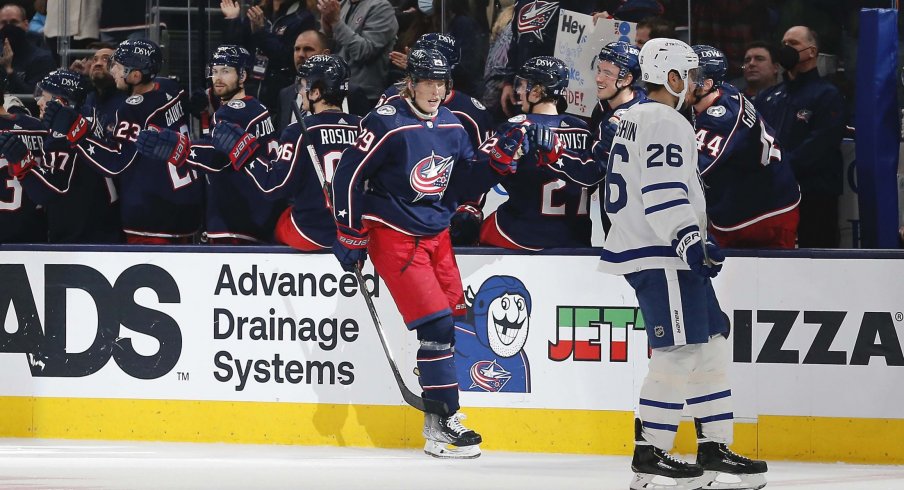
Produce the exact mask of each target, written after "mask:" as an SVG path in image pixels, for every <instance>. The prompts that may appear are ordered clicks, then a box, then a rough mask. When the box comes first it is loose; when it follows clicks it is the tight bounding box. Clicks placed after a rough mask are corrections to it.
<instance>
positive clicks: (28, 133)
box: [0, 114, 47, 243]
mask: <svg viewBox="0 0 904 490" xmlns="http://www.w3.org/2000/svg"><path fill="white" fill-rule="evenodd" d="M0 132H3V133H7V132H9V133H13V134H15V135H17V136H19V138H21V139H22V142H23V143H25V146H27V147H28V148H29V149H32V148H37V149H39V148H40V145H41V139H42V138H43V135H45V134H47V131H45V130H44V128H43V127H42V126H41V121H40V120H38V119H35V118H33V117H31V116H26V115H24V114H6V115H3V116H0ZM38 151H39V150H38ZM8 164H9V162H7V160H6V159H5V158H0V243H44V242H46V241H47V226H46V222H45V221H44V212H43V210H42V209H41V208H40V207H39V205H38V203H36V202H35V201H34V200H33V199H32V198H31V197H30V196H29V195H28V193H27V192H25V189H24V188H23V186H22V182H20V181H19V180H18V179H16V178H15V177H13V176H12V175H10V173H9V169H7V165H8Z"/></svg>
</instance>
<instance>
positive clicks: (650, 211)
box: [643, 198, 691, 215]
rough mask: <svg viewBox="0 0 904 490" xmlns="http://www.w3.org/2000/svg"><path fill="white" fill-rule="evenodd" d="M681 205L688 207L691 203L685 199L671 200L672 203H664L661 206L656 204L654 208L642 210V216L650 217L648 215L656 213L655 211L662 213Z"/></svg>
mask: <svg viewBox="0 0 904 490" xmlns="http://www.w3.org/2000/svg"><path fill="white" fill-rule="evenodd" d="M682 204H687V205H690V204H691V202H690V201H688V200H687V199H685V198H681V199H675V200H672V201H667V202H664V203H662V204H657V205H655V206H650V207H648V208H646V209H644V210H643V214H646V215H650V214H653V213H655V212H657V211H662V210H664V209H669V208H673V207H675V206H681V205H682Z"/></svg>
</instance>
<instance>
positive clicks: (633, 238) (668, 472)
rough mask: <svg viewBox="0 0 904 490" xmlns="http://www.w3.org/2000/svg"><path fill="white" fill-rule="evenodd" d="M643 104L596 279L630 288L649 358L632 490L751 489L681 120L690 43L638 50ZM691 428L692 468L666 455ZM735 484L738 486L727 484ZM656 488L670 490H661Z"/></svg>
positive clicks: (612, 202)
mask: <svg viewBox="0 0 904 490" xmlns="http://www.w3.org/2000/svg"><path fill="white" fill-rule="evenodd" d="M639 59H640V67H641V71H642V74H643V79H644V81H645V82H646V84H647V89H648V91H649V100H647V101H644V102H641V103H639V104H637V105H635V106H634V107H632V108H630V109H629V110H628V111H627V112H626V113H624V114H623V115H622V117H621V120H620V121H619V126H618V131H617V132H616V134H615V138H614V140H613V144H612V148H611V153H610V156H609V161H608V171H607V176H606V192H605V208H606V213H608V215H609V218H610V219H611V220H612V229H611V230H610V232H609V235H607V236H606V242H605V246H604V250H603V255H602V262H601V269H603V270H604V271H606V272H610V273H613V274H619V275H624V276H625V279H626V280H627V281H628V283H629V284H630V285H631V287H632V288H633V289H634V291H635V293H636V295H637V301H638V303H639V305H640V309H641V312H642V313H643V316H644V319H645V320H646V325H647V338H648V341H649V345H650V347H651V349H652V353H651V356H650V362H649V370H648V373H647V375H646V377H645V378H644V381H643V385H642V386H641V389H640V401H639V404H638V418H637V419H636V421H635V440H636V442H635V447H634V457H633V460H632V462H631V469H632V470H633V471H634V472H635V476H634V478H633V479H632V481H631V484H630V487H631V488H632V489H635V490H640V489H649V488H670V489H675V490H692V489H698V488H706V489H728V488H732V489H758V488H762V487H763V486H765V484H766V479H765V472H766V463H765V462H763V461H752V460H750V459H747V458H744V457H742V456H739V455H737V454H735V453H734V452H732V451H731V450H730V449H729V448H728V445H730V444H731V442H732V436H733V423H734V421H733V415H732V407H731V385H730V383H729V380H728V367H729V365H730V363H731V355H730V348H729V343H728V340H727V337H728V329H729V325H728V319H727V316H726V315H725V314H724V313H723V312H722V310H721V308H720V306H719V302H718V301H717V299H716V295H715V292H714V291H713V287H712V282H711V278H713V277H715V276H716V275H717V274H718V273H719V271H720V270H721V268H722V261H723V260H724V258H725V257H724V255H723V254H722V251H721V250H720V249H719V247H718V246H717V245H716V244H715V243H714V242H712V241H710V240H708V239H707V236H706V199H705V196H704V194H703V184H702V183H701V181H700V178H699V171H698V168H697V148H696V146H697V142H696V139H695V138H694V129H693V127H692V126H691V124H690V123H689V122H688V121H687V120H686V119H685V118H684V117H683V116H682V115H681V113H679V110H681V109H682V108H685V107H687V106H688V105H689V104H690V102H692V100H693V91H694V89H695V88H696V86H695V82H694V80H695V79H696V76H697V75H696V73H695V72H696V71H697V70H698V58H697V55H696V54H695V53H694V51H693V50H692V49H691V47H690V46H688V45H687V44H685V43H683V42H681V41H677V40H674V39H666V38H660V39H652V40H650V41H648V42H647V43H646V44H644V46H643V49H641V51H640V57H639ZM685 407H686V408H687V411H688V413H689V414H690V415H692V416H693V417H694V419H695V422H696V425H697V436H698V446H697V462H696V463H695V464H691V463H687V462H685V461H682V460H680V459H678V458H675V457H673V456H671V455H670V454H669V451H670V450H671V449H672V446H673V444H674V441H675V435H676V432H677V430H678V424H679V422H680V421H681V415H682V410H683V409H684V408H685ZM721 473H730V474H732V475H733V477H734V478H735V479H736V480H740V482H741V483H737V482H733V483H730V484H726V483H722V482H724V481H725V479H717V477H719V476H720V474H721ZM656 477H667V478H671V479H673V480H674V482H675V485H671V486H668V487H663V486H660V484H657V483H655V482H654V481H653V479H654V478H656Z"/></svg>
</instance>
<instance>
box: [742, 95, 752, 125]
mask: <svg viewBox="0 0 904 490" xmlns="http://www.w3.org/2000/svg"><path fill="white" fill-rule="evenodd" d="M741 107H743V108H744V111H743V112H741V122H742V123H744V125H745V126H747V127H748V128H753V126H754V124H756V107H754V106H753V104H750V103H748V102H747V101H746V100H744V99H743V98H742V99H741Z"/></svg>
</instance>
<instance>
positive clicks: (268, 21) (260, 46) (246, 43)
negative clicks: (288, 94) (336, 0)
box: [220, 0, 317, 107]
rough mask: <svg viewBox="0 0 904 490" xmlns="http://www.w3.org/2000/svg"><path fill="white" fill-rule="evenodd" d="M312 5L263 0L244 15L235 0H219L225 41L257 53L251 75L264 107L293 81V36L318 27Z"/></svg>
mask: <svg viewBox="0 0 904 490" xmlns="http://www.w3.org/2000/svg"><path fill="white" fill-rule="evenodd" d="M313 6H314V0H262V1H261V2H260V5H255V6H253V7H251V8H249V9H248V10H247V12H246V15H245V17H244V18H243V17H241V10H242V8H241V5H240V4H239V2H238V1H237V0H221V2H220V10H221V11H222V12H223V16H224V17H226V19H227V22H226V32H224V41H225V42H227V43H232V44H239V45H241V46H243V47H245V48H246V49H247V50H248V51H250V52H251V53H252V54H255V53H256V60H255V66H254V69H253V70H252V73H251V76H252V78H254V79H256V80H261V84H260V90H259V93H258V94H255V95H256V96H257V97H258V99H260V100H261V102H263V104H264V105H265V106H267V107H276V105H277V99H278V94H279V91H280V90H282V88H283V87H285V86H287V85H289V84H290V83H292V82H294V81H295V71H296V68H295V63H294V62H293V60H292V54H293V52H294V50H295V40H296V39H297V38H298V35H299V34H301V33H302V32H304V31H308V30H311V29H316V28H317V19H316V18H315V17H314V13H313V11H312V9H313Z"/></svg>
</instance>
